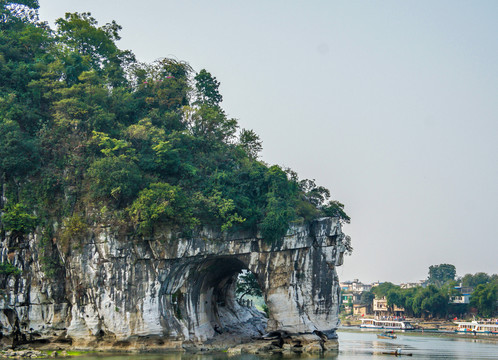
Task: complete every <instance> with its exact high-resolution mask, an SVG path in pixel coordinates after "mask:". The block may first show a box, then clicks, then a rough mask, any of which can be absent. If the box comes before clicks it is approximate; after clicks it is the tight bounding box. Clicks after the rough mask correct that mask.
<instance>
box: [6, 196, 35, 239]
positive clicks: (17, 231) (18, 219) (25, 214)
mask: <svg viewBox="0 0 498 360" xmlns="http://www.w3.org/2000/svg"><path fill="white" fill-rule="evenodd" d="M2 224H3V228H4V230H5V231H10V232H11V233H12V235H13V236H14V237H18V236H21V235H24V234H27V233H29V232H31V231H33V230H34V229H35V227H36V225H37V217H36V216H34V215H31V214H30V212H29V210H28V208H27V206H26V205H24V204H22V203H18V204H13V205H7V207H6V208H5V212H4V214H3V215H2Z"/></svg>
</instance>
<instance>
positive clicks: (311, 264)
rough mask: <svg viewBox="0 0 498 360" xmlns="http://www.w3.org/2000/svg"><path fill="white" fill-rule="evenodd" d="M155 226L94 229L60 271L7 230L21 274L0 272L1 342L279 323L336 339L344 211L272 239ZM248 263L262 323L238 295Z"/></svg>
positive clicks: (156, 340)
mask: <svg viewBox="0 0 498 360" xmlns="http://www.w3.org/2000/svg"><path fill="white" fill-rule="evenodd" d="M159 233H160V236H159V235H158V236H156V237H155V238H152V239H130V238H127V237H126V236H119V235H118V234H117V232H115V231H113V229H112V228H110V227H109V228H100V229H99V230H98V231H97V230H93V231H89V232H88V234H87V236H86V237H85V240H84V241H83V244H82V247H81V248H79V249H77V250H76V251H73V252H72V254H71V255H70V256H63V257H62V261H63V271H61V272H59V274H57V276H56V277H55V278H48V277H47V276H46V274H45V273H44V272H43V271H41V264H40V254H38V253H37V251H36V249H37V246H36V245H37V243H38V242H39V240H40V239H38V235H36V234H35V235H32V236H31V237H29V239H27V240H26V241H25V243H23V244H18V246H16V247H12V244H10V245H9V243H8V241H7V240H6V238H7V237H6V236H4V239H3V242H2V247H1V257H2V260H3V261H5V260H6V258H7V257H9V258H10V261H11V262H13V263H14V264H15V265H16V266H17V267H18V268H19V269H21V270H22V273H21V274H18V275H15V274H12V275H10V276H8V277H5V276H4V278H3V279H2V281H3V284H2V294H1V297H0V308H1V312H0V327H1V332H2V335H3V338H4V339H3V340H5V339H10V340H9V341H11V340H13V341H15V342H16V343H22V342H23V341H37V342H69V343H72V344H73V345H74V346H78V345H80V346H100V344H103V343H105V344H110V345H112V346H114V347H119V346H126V345H127V344H130V343H137V342H140V341H142V343H143V344H147V346H157V347H161V346H162V347H175V346H178V347H179V346H181V345H182V344H185V343H187V342H207V341H209V340H210V339H213V338H215V337H216V336H220V333H221V334H223V333H224V334H227V333H230V334H236V333H237V332H239V333H244V334H249V335H258V334H262V333H264V332H270V331H277V330H278V331H281V332H286V333H288V334H295V335H302V336H306V335H307V334H308V335H310V334H313V332H315V333H318V334H321V335H322V337H323V336H326V337H328V338H335V329H336V328H337V325H338V309H339V282H338V278H337V274H336V271H335V267H336V266H339V265H341V264H342V257H343V253H344V251H345V246H344V243H343V241H344V238H345V237H344V235H343V233H342V232H341V224H340V222H339V220H338V219H335V218H322V219H318V220H316V221H314V222H313V223H311V224H309V225H299V226H298V225H296V226H292V227H291V228H290V229H289V231H288V232H287V235H286V236H285V238H283V239H282V240H281V241H280V242H278V243H275V244H271V245H270V244H267V243H266V242H265V241H264V240H263V239H261V238H260V237H259V236H253V235H251V234H242V233H237V234H234V235H231V236H227V235H226V234H220V233H215V232H212V231H208V230H204V231H203V232H202V233H200V234H198V235H197V236H193V237H192V238H188V239H174V236H173V235H172V234H171V233H170V232H168V231H167V230H164V231H162V232H159ZM243 269H246V270H249V271H251V272H253V273H254V274H255V275H256V276H257V279H258V282H259V284H260V286H261V289H262V291H263V294H264V299H265V302H266V304H267V306H268V308H269V319H268V322H267V327H266V329H265V328H264V326H262V325H261V324H264V322H262V321H259V320H262V319H263V316H262V315H261V313H259V312H257V311H255V309H253V308H248V307H246V306H242V305H240V304H239V303H238V302H237V301H236V298H235V280H236V278H237V275H238V274H239V273H240V272H241V271H242V270H243ZM256 320H258V321H256ZM322 333H323V334H322ZM324 334H325V335H324Z"/></svg>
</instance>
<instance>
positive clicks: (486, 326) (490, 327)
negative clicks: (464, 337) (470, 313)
mask: <svg viewBox="0 0 498 360" xmlns="http://www.w3.org/2000/svg"><path fill="white" fill-rule="evenodd" d="M455 324H457V325H458V327H457V329H456V330H455V331H456V332H460V333H464V334H465V333H466V334H473V333H476V334H498V324H491V323H489V322H484V321H471V322H466V321H462V322H455Z"/></svg>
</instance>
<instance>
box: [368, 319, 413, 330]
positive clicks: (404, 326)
mask: <svg viewBox="0 0 498 360" xmlns="http://www.w3.org/2000/svg"><path fill="white" fill-rule="evenodd" d="M360 327H361V328H367V329H394V330H413V329H415V328H414V327H413V325H412V324H410V323H409V322H408V321H401V320H375V319H361V325H360Z"/></svg>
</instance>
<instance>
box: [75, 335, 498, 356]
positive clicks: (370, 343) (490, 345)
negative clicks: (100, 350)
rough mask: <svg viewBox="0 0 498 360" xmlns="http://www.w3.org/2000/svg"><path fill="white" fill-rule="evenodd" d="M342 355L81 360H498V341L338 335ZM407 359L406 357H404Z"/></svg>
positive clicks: (443, 337)
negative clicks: (400, 359)
mask: <svg viewBox="0 0 498 360" xmlns="http://www.w3.org/2000/svg"><path fill="white" fill-rule="evenodd" d="M338 333H339V343H340V348H339V351H337V352H334V353H327V355H325V356H317V355H306V354H301V355H299V354H295V355H267V356H258V355H248V354H247V355H244V354H243V355H236V356H228V355H227V354H225V353H220V354H202V353H201V354H185V353H167V354H139V355H124V354H119V355H118V354H111V355H104V354H100V355H94V356H84V357H81V358H78V359H79V360H139V359H140V360H228V359H230V360H261V359H269V360H280V359H309V360H313V359H339V360H345V359H356V360H363V359H372V358H374V359H375V360H380V359H393V358H394V356H392V355H388V354H386V353H388V352H392V351H395V350H396V349H401V353H402V354H413V358H416V359H478V360H482V359H497V358H498V337H496V338H495V340H494V341H491V340H482V339H462V338H454V337H449V336H437V335H429V334H419V333H403V334H401V333H400V334H398V338H397V339H395V340H391V339H385V340H383V339H377V335H376V333H375V332H360V331H344V330H343V331H339V332H338ZM403 357H404V356H403Z"/></svg>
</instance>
